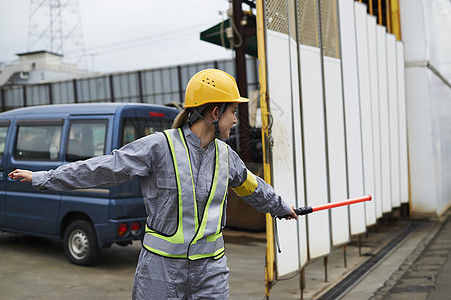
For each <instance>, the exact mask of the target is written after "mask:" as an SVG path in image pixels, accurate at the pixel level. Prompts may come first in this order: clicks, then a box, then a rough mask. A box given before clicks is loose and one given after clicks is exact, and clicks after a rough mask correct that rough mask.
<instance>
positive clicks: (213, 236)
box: [207, 232, 222, 242]
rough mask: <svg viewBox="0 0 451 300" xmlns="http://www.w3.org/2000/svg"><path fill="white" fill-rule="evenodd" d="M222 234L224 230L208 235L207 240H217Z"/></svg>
mask: <svg viewBox="0 0 451 300" xmlns="http://www.w3.org/2000/svg"><path fill="white" fill-rule="evenodd" d="M221 236H222V232H220V233H216V234H212V235H209V236H207V242H215V241H216V240H217V239H219V238H220V237H221Z"/></svg>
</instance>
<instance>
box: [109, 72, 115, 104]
mask: <svg viewBox="0 0 451 300" xmlns="http://www.w3.org/2000/svg"><path fill="white" fill-rule="evenodd" d="M108 78H109V79H110V97H111V102H114V86H113V75H112V74H110V75H109V76H108Z"/></svg>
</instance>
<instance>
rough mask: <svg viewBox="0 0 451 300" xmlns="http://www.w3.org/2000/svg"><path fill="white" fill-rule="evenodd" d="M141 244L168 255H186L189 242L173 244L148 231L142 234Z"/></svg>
mask: <svg viewBox="0 0 451 300" xmlns="http://www.w3.org/2000/svg"><path fill="white" fill-rule="evenodd" d="M143 244H144V245H148V247H150V248H155V249H158V250H159V251H163V252H165V253H168V254H170V255H186V253H187V252H188V247H189V242H188V243H185V244H175V243H171V242H169V241H166V240H164V239H161V238H159V237H157V236H154V235H152V234H149V233H146V234H145V235H144V239H143Z"/></svg>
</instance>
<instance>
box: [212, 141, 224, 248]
mask: <svg viewBox="0 0 451 300" xmlns="http://www.w3.org/2000/svg"><path fill="white" fill-rule="evenodd" d="M226 149H227V178H229V147H226ZM227 186H229V184H228V182H227ZM226 198H227V188H226V189H225V193H224V198H222V202H221V213H220V215H219V222H218V228H216V234H219V233H221V225H222V216H223V213H224V201H225V200H226ZM221 235H222V233H221ZM208 238H209V237H207V242H208V241H209V240H208ZM216 239H217V238H216ZM216 239H214V240H215V241H216Z"/></svg>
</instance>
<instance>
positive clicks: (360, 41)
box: [354, 2, 376, 225]
mask: <svg viewBox="0 0 451 300" xmlns="http://www.w3.org/2000/svg"><path fill="white" fill-rule="evenodd" d="M354 4H355V27H356V39H357V62H358V63H357V66H358V74H359V90H360V115H361V120H362V123H361V124H362V148H363V178H364V187H365V188H364V193H365V194H368V195H373V194H374V158H373V157H374V154H373V120H372V116H373V113H372V108H371V90H370V68H369V67H370V63H369V57H368V30H367V27H368V21H367V13H366V5H365V4H362V3H360V2H354ZM365 217H366V225H373V224H375V223H376V207H375V205H374V201H369V202H366V203H365Z"/></svg>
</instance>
